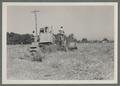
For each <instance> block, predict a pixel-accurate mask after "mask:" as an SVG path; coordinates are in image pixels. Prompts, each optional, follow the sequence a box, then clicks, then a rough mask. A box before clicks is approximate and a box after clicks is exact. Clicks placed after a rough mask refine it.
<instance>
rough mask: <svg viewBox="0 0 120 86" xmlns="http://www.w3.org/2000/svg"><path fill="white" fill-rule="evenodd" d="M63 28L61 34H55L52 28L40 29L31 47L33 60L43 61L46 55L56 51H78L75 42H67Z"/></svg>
mask: <svg viewBox="0 0 120 86" xmlns="http://www.w3.org/2000/svg"><path fill="white" fill-rule="evenodd" d="M62 28H63V27H62V26H61V28H60V30H59V33H57V34H54V33H53V30H52V28H50V27H43V28H40V30H39V34H38V35H34V42H33V43H32V45H31V47H30V52H31V55H32V56H33V60H37V61H42V59H43V58H44V57H45V54H46V53H51V52H56V51H65V52H66V51H68V49H69V50H71V49H77V48H76V45H74V44H75V42H69V43H68V42H67V38H66V35H65V32H64V30H63V29H62Z"/></svg>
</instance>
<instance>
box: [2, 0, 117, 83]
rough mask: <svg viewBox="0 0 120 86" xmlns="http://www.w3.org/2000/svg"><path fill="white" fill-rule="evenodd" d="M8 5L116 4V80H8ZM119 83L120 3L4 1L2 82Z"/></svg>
mask: <svg viewBox="0 0 120 86" xmlns="http://www.w3.org/2000/svg"><path fill="white" fill-rule="evenodd" d="M8 6H114V80H7V57H6V56H7V55H6V53H7V46H6V44H7V43H6V32H7V7H8ZM117 83H118V3H117V2H77V3H76V2H59V3H58V2H3V3H2V84H117Z"/></svg>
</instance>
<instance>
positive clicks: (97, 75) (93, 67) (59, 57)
mask: <svg viewBox="0 0 120 86" xmlns="http://www.w3.org/2000/svg"><path fill="white" fill-rule="evenodd" d="M28 48H29V45H8V46H7V78H8V79H10V80H112V79H113V77H114V44H113V43H105V44H103V43H94V44H87V43H86V44H78V49H77V50H74V51H68V52H61V51H56V52H52V53H49V54H45V58H44V59H43V61H42V62H37V61H31V60H30V59H31V57H29V56H28V54H29V52H28Z"/></svg>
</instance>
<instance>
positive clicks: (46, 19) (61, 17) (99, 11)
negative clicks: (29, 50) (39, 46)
mask: <svg viewBox="0 0 120 86" xmlns="http://www.w3.org/2000/svg"><path fill="white" fill-rule="evenodd" d="M34 10H38V11H40V12H39V13H37V24H38V26H37V28H38V29H39V28H41V27H44V26H49V27H51V26H53V30H54V33H57V31H58V30H59V29H60V26H63V30H64V31H65V33H66V34H67V35H68V34H70V33H73V34H74V36H75V37H76V38H77V39H79V40H81V39H82V38H87V39H89V40H101V39H103V38H108V39H110V40H113V39H114V8H113V7H112V6H8V8H7V32H15V33H20V34H26V33H29V34H31V33H32V31H33V30H35V17H34V14H33V13H32V11H34Z"/></svg>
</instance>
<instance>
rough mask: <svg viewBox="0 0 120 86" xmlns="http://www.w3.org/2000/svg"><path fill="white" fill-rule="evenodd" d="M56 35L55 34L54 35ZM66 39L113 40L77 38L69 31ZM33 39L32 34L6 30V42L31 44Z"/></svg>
mask: <svg viewBox="0 0 120 86" xmlns="http://www.w3.org/2000/svg"><path fill="white" fill-rule="evenodd" d="M54 36H56V35H54ZM66 39H67V40H68V41H69V42H70V41H74V42H77V43H101V42H109V43H110V42H114V41H112V40H108V39H107V38H103V40H88V39H87V38H82V40H77V39H76V38H75V37H74V34H73V33H71V34H69V35H68V36H66ZM33 41H34V36H33V35H32V34H18V33H13V32H10V33H9V32H7V44H8V45H15V44H31V43H32V42H33Z"/></svg>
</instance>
